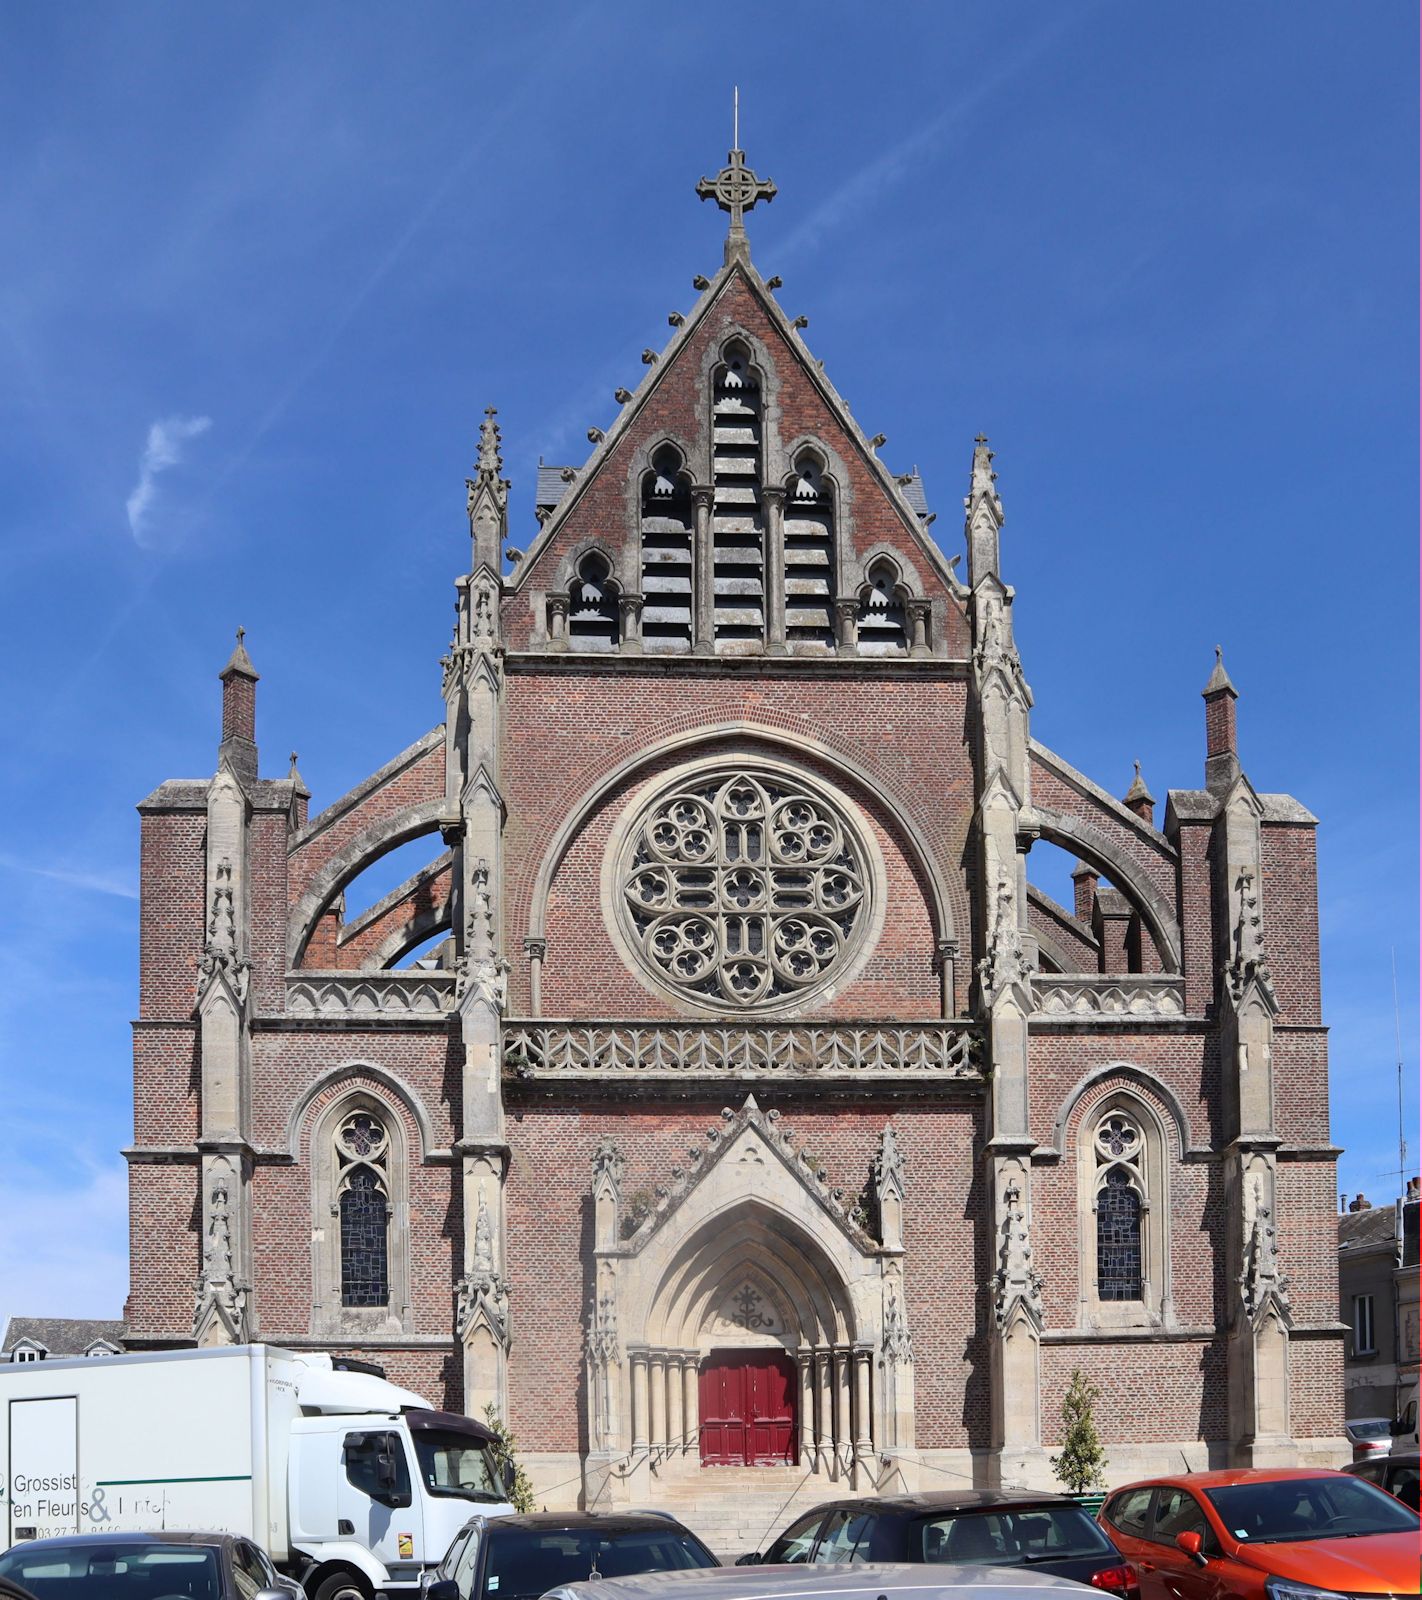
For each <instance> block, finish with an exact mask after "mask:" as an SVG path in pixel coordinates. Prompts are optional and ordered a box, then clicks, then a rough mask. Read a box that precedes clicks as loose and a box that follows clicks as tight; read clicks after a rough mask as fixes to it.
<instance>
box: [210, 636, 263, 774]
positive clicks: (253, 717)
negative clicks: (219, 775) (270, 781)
mask: <svg viewBox="0 0 1422 1600" xmlns="http://www.w3.org/2000/svg"><path fill="white" fill-rule="evenodd" d="M246 633H247V630H246V629H245V628H238V630H237V644H236V647H235V649H234V650H233V651H232V655H231V657H230V658H229V660H228V662H227V665H226V666H225V667H224V668H223V669H222V671H221V672H220V673H219V674H218V676H219V677H220V678H221V680H222V743H221V744H220V745H219V746H218V747H217V759H218V762H219V764H223V763H225V764H226V765H227V766H228V767H230V768H231V769H232V771H233V772H235V773H236V775H237V776H238V777H239V778H241V779H243V780H244V781H247V782H251V781H254V780H255V779H256V776H257V669H256V668H255V667H254V666H253V665H252V658H251V657H250V656H249V655H248V654H247V647H246V646H245V645H244V644H243V643H242V640H243V639H244V638H245V637H246Z"/></svg>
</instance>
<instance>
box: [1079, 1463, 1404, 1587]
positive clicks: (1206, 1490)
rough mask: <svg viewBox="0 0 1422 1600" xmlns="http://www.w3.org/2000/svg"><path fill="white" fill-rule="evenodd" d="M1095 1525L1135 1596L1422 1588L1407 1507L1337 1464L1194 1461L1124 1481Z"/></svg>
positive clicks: (1107, 1503) (1110, 1498)
mask: <svg viewBox="0 0 1422 1600" xmlns="http://www.w3.org/2000/svg"><path fill="white" fill-rule="evenodd" d="M1100 1520H1101V1525H1102V1527H1104V1528H1105V1529H1106V1532H1107V1533H1108V1534H1110V1536H1111V1538H1112V1540H1113V1541H1114V1542H1115V1544H1116V1547H1117V1548H1118V1549H1119V1550H1120V1552H1121V1554H1122V1555H1123V1556H1125V1557H1126V1559H1127V1560H1128V1561H1129V1562H1130V1563H1131V1564H1132V1566H1134V1567H1135V1568H1136V1570H1137V1571H1138V1572H1139V1574H1140V1580H1141V1600H1228V1597H1232V1596H1237V1597H1239V1600H1344V1597H1346V1596H1357V1595H1416V1594H1417V1593H1418V1591H1419V1590H1420V1589H1422V1532H1419V1523H1418V1520H1417V1513H1416V1512H1415V1511H1411V1510H1409V1509H1408V1508H1407V1507H1406V1506H1404V1505H1402V1504H1401V1503H1400V1502H1399V1501H1397V1500H1394V1499H1393V1497H1392V1496H1391V1495H1390V1494H1384V1493H1383V1491H1382V1490H1381V1489H1376V1488H1374V1487H1373V1485H1372V1484H1370V1483H1364V1482H1363V1481H1362V1480H1361V1479H1359V1478H1354V1477H1350V1476H1349V1475H1348V1474H1347V1473H1344V1472H1329V1471H1327V1470H1325V1469H1322V1468H1319V1469H1313V1470H1309V1469H1306V1468H1287V1469H1286V1468H1279V1469H1277V1470H1270V1471H1258V1470H1256V1471H1242V1470H1241V1471H1233V1472H1195V1473H1190V1474H1187V1475H1185V1476H1183V1477H1172V1478H1154V1479H1152V1480H1151V1481H1149V1482H1147V1483H1132V1484H1128V1485H1127V1486H1126V1487H1125V1488H1124V1489H1117V1490H1116V1491H1115V1493H1114V1494H1112V1495H1110V1496H1109V1497H1108V1498H1107V1500H1106V1503H1105V1505H1104V1506H1102V1508H1101V1519H1100Z"/></svg>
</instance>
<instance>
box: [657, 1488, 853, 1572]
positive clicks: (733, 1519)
mask: <svg viewBox="0 0 1422 1600" xmlns="http://www.w3.org/2000/svg"><path fill="white" fill-rule="evenodd" d="M851 1492H852V1491H851V1490H850V1489H849V1487H848V1485H847V1484H846V1483H845V1482H844V1481H843V1480H839V1481H836V1480H835V1479H833V1478H829V1477H826V1476H825V1475H824V1474H823V1473H815V1472H807V1471H806V1470H805V1468H803V1467H707V1468H705V1469H703V1470H702V1471H700V1472H691V1473H687V1474H686V1475H685V1476H681V1475H678V1476H676V1477H673V1478H669V1479H666V1480H660V1481H659V1480H658V1479H656V1478H654V1479H653V1480H652V1491H651V1494H650V1495H649V1497H648V1499H647V1500H646V1502H645V1505H646V1506H647V1507H648V1508H649V1509H652V1508H654V1509H656V1510H658V1511H666V1512H668V1513H669V1514H670V1515H671V1516H674V1517H675V1518H676V1519H677V1521H678V1522H684V1523H685V1524H686V1526H687V1527H688V1528H690V1529H691V1531H692V1532H693V1533H694V1534H696V1535H697V1537H698V1538H700V1539H704V1540H705V1541H706V1543H707V1544H708V1545H710V1547H711V1549H712V1550H714V1551H715V1553H716V1554H717V1555H718V1556H719V1557H720V1558H721V1560H722V1561H723V1562H725V1563H726V1564H727V1565H728V1566H729V1565H730V1564H731V1563H732V1562H733V1561H734V1560H735V1559H736V1557H737V1556H742V1555H745V1553H746V1552H747V1551H748V1550H764V1549H765V1547H766V1546H767V1545H768V1544H769V1543H770V1541H771V1540H772V1539H774V1538H775V1537H776V1536H777V1535H778V1534H780V1533H782V1532H783V1531H784V1529H785V1527H786V1525H787V1524H788V1523H789V1522H791V1521H792V1520H793V1519H794V1518H795V1517H797V1516H799V1515H800V1514H801V1512H804V1511H808V1510H809V1509H810V1508H811V1507H812V1506H817V1505H819V1504H820V1503H821V1502H822V1501H825V1500H833V1499H835V1498H836V1497H837V1496H839V1495H843V1494H848V1493H851Z"/></svg>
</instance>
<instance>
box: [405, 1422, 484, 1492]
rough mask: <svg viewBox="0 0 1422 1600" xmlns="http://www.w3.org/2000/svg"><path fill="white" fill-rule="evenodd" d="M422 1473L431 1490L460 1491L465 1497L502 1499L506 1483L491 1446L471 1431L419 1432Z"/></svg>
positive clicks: (424, 1429) (415, 1436)
mask: <svg viewBox="0 0 1422 1600" xmlns="http://www.w3.org/2000/svg"><path fill="white" fill-rule="evenodd" d="M414 1439H415V1454H416V1455H417V1456H418V1457H419V1461H420V1476H421V1477H422V1478H423V1479H424V1483H425V1488H426V1489H427V1490H428V1491H429V1492H430V1493H431V1494H448V1495H458V1496H460V1497H461V1498H463V1499H465V1500H502V1499H503V1498H504V1490H503V1485H502V1484H501V1483H500V1482H499V1474H498V1471H497V1469H496V1468H495V1466H494V1458H493V1455H492V1453H491V1452H490V1450H489V1446H488V1445H487V1444H485V1443H484V1441H483V1440H482V1439H476V1438H474V1437H473V1436H472V1435H471V1434H467V1433H441V1432H439V1431H437V1430H435V1429H428V1428H420V1429H418V1430H417V1431H416V1432H415V1435H414Z"/></svg>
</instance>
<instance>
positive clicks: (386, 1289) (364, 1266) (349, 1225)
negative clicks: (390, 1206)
mask: <svg viewBox="0 0 1422 1600" xmlns="http://www.w3.org/2000/svg"><path fill="white" fill-rule="evenodd" d="M389 1299H390V1231H389V1218H388V1215H387V1206H386V1201H385V1192H384V1190H383V1189H382V1188H381V1186H380V1180H379V1178H378V1177H377V1176H376V1174H375V1173H374V1172H373V1171H372V1170H371V1169H370V1168H369V1167H356V1168H355V1169H354V1170H353V1171H352V1172H351V1173H350V1174H349V1175H348V1177H347V1180H346V1185H345V1188H344V1189H343V1190H342V1191H341V1304H342V1305H344V1306H383V1305H386V1304H387V1303H388V1302H389Z"/></svg>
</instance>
